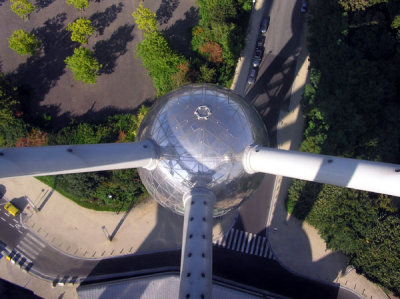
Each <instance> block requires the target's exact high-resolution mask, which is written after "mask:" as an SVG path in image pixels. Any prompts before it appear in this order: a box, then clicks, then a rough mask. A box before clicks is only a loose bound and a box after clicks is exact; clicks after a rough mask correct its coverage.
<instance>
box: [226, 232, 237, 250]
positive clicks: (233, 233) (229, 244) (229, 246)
mask: <svg viewBox="0 0 400 299" xmlns="http://www.w3.org/2000/svg"><path fill="white" fill-rule="evenodd" d="M236 233H237V231H236V230H235V229H233V228H232V229H231V238H230V239H229V242H228V245H227V246H226V248H227V249H229V248H231V245H232V242H233V239H234V237H235V236H236Z"/></svg>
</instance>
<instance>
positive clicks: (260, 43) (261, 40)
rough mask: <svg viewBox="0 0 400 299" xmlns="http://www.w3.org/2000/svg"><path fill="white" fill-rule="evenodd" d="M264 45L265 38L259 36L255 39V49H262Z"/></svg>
mask: <svg viewBox="0 0 400 299" xmlns="http://www.w3.org/2000/svg"><path fill="white" fill-rule="evenodd" d="M264 43H265V36H263V35H260V36H259V37H258V38H257V43H256V47H257V48H263V47H264Z"/></svg>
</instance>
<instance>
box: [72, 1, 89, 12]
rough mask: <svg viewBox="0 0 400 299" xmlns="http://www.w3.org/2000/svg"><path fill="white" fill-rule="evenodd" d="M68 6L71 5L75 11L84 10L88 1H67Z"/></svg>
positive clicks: (87, 5)
mask: <svg viewBox="0 0 400 299" xmlns="http://www.w3.org/2000/svg"><path fill="white" fill-rule="evenodd" d="M67 4H68V5H72V6H73V7H75V8H76V9H79V10H84V9H85V8H88V7H89V0H67Z"/></svg>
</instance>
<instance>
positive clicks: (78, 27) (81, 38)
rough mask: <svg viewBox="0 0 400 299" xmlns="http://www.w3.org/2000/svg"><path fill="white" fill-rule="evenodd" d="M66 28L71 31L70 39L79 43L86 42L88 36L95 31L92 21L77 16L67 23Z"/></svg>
mask: <svg viewBox="0 0 400 299" xmlns="http://www.w3.org/2000/svg"><path fill="white" fill-rule="evenodd" d="M67 30H68V31H70V32H71V40H72V41H74V42H78V43H80V44H82V45H83V44H86V43H87V40H88V38H89V37H90V36H91V35H92V34H93V33H94V32H95V31H96V29H95V28H94V27H93V26H92V22H91V21H90V20H88V19H86V18H79V19H77V20H75V21H74V22H72V23H69V24H68V26H67Z"/></svg>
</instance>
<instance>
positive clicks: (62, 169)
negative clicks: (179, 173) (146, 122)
mask: <svg viewBox="0 0 400 299" xmlns="http://www.w3.org/2000/svg"><path fill="white" fill-rule="evenodd" d="M156 163H157V154H156V149H155V145H154V144H153V143H152V142H151V141H149V140H144V141H141V142H133V143H107V144H82V145H57V146H43V147H21V148H0V178H4V177H21V176H41V175H54V174H66V173H78V172H90V171H101V170H114V169H125V168H137V167H143V168H148V169H151V168H152V167H155V164H156Z"/></svg>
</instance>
